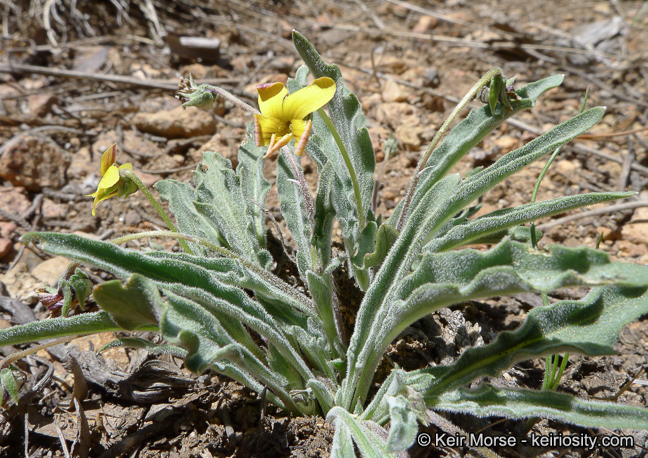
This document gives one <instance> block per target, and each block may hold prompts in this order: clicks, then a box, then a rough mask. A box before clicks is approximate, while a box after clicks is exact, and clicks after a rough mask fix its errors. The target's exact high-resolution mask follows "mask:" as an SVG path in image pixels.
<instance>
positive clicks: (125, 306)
mask: <svg viewBox="0 0 648 458" xmlns="http://www.w3.org/2000/svg"><path fill="white" fill-rule="evenodd" d="M92 296H93V297H94V299H95V301H97V304H98V305H99V307H101V309H102V310H105V311H106V312H108V313H110V316H111V317H112V319H113V321H114V322H115V323H117V324H118V325H119V326H121V327H122V328H124V329H126V330H128V331H133V330H135V329H138V328H140V327H142V326H150V325H156V324H157V323H158V319H159V317H160V294H159V292H158V289H157V288H156V287H155V286H154V285H153V284H152V283H151V282H150V281H148V280H147V279H146V278H145V277H143V276H141V275H139V274H133V275H132V276H131V277H130V279H129V280H128V283H126V285H125V286H122V284H121V281H119V280H112V281H107V282H105V283H102V284H101V285H98V286H96V287H95V289H94V291H93V293H92Z"/></svg>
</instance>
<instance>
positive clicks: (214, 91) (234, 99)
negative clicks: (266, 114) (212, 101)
mask: <svg viewBox="0 0 648 458" xmlns="http://www.w3.org/2000/svg"><path fill="white" fill-rule="evenodd" d="M206 86H207V91H209V92H211V93H212V94H218V95H220V96H221V97H223V98H224V99H227V100H229V101H230V102H232V103H233V104H235V105H236V106H238V107H241V108H243V109H244V110H245V111H249V112H250V113H253V114H261V112H260V111H259V110H257V109H256V108H254V107H252V106H251V105H248V104H247V103H245V102H244V101H243V100H241V99H239V98H238V97H236V96H235V95H234V94H231V93H229V92H227V91H226V90H225V89H223V88H222V87H218V86H212V85H211V84H208V85H206Z"/></svg>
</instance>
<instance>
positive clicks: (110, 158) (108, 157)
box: [101, 143, 117, 176]
mask: <svg viewBox="0 0 648 458" xmlns="http://www.w3.org/2000/svg"><path fill="white" fill-rule="evenodd" d="M116 151H117V143H113V144H112V146H111V147H110V148H108V149H107V150H106V151H105V152H104V153H103V155H102V156H101V176H104V175H105V174H106V171H107V170H108V169H109V168H110V166H111V165H113V164H114V163H115V161H116V160H117V152H116Z"/></svg>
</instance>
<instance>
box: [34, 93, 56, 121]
mask: <svg viewBox="0 0 648 458" xmlns="http://www.w3.org/2000/svg"><path fill="white" fill-rule="evenodd" d="M54 103H56V96H54V94H33V95H30V96H29V99H28V100H27V106H28V107H29V114H31V115H32V116H36V117H38V118H43V117H45V115H47V113H49V111H50V109H51V108H52V105H54Z"/></svg>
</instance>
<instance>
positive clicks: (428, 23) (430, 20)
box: [412, 16, 439, 33]
mask: <svg viewBox="0 0 648 458" xmlns="http://www.w3.org/2000/svg"><path fill="white" fill-rule="evenodd" d="M438 23H439V20H438V19H437V18H435V17H432V16H421V17H420V18H419V20H418V22H417V23H416V25H415V26H414V28H413V29H412V32H414V33H425V32H427V31H428V30H430V29H433V28H435V27H436V26H437V24H438Z"/></svg>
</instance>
